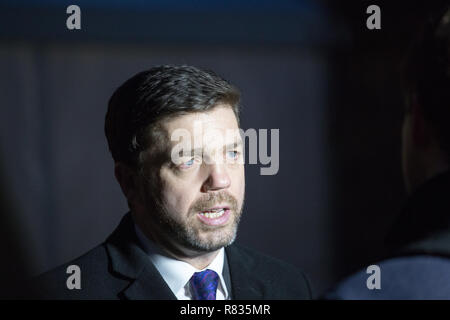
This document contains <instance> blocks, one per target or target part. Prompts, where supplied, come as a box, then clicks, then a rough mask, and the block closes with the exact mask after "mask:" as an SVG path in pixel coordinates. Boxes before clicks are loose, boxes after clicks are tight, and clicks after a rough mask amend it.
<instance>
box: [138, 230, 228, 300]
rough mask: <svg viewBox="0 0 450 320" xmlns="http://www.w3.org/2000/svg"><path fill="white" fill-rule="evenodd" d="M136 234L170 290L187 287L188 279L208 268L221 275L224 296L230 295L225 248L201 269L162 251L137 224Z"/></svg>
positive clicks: (174, 290) (176, 290) (174, 291)
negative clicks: (225, 270)
mask: <svg viewBox="0 0 450 320" xmlns="http://www.w3.org/2000/svg"><path fill="white" fill-rule="evenodd" d="M135 229H136V235H137V237H138V239H139V241H140V243H141V245H142V247H143V249H144V250H145V252H146V253H147V254H148V256H149V258H150V260H151V261H152V262H153V264H154V265H155V267H156V269H157V270H158V271H159V273H160V274H161V276H162V277H163V279H164V281H165V282H166V283H167V285H168V286H169V288H170V290H172V292H173V293H174V294H176V293H177V292H179V291H180V290H181V289H183V288H184V287H185V285H186V284H187V283H188V281H189V280H190V279H191V277H192V275H193V274H194V273H195V272H201V271H203V270H206V269H210V270H213V271H215V272H216V273H217V274H218V275H219V279H220V285H221V288H222V290H223V293H224V296H225V297H228V291H227V286H226V285H225V280H224V278H223V275H222V273H223V264H224V257H225V250H224V248H221V249H220V250H219V253H218V254H217V256H216V257H215V258H214V260H213V261H212V262H211V263H210V264H209V265H208V266H207V267H206V268H204V269H202V270H199V269H197V268H195V267H194V266H192V265H190V264H189V263H187V262H184V261H181V260H177V259H175V258H172V257H169V256H167V255H166V254H164V253H163V252H162V250H161V249H160V248H158V246H157V245H156V244H155V243H154V242H153V241H151V240H150V239H148V238H147V237H146V236H145V235H144V233H143V232H142V231H141V229H140V228H139V227H138V226H137V225H136V224H135Z"/></svg>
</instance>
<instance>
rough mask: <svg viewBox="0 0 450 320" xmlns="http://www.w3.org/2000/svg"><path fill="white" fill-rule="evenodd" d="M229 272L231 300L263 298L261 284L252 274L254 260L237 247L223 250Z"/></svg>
mask: <svg viewBox="0 0 450 320" xmlns="http://www.w3.org/2000/svg"><path fill="white" fill-rule="evenodd" d="M225 251H226V253H227V260H228V267H229V271H230V278H231V279H230V280H231V291H232V298H233V299H235V300H261V299H263V297H264V285H263V282H262V281H261V280H260V279H258V277H257V276H256V275H255V274H254V273H253V272H252V270H255V269H256V268H254V263H255V262H254V260H253V259H251V257H250V256H248V255H247V254H245V253H244V252H243V251H242V250H241V249H239V247H237V246H235V245H231V246H229V247H227V248H225Z"/></svg>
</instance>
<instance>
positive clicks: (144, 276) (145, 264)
mask: <svg viewBox="0 0 450 320" xmlns="http://www.w3.org/2000/svg"><path fill="white" fill-rule="evenodd" d="M138 243H139V242H138V239H137V237H136V233H135V231H134V224H133V221H132V219H131V215H130V213H128V214H126V215H125V216H124V218H123V219H122V221H121V222H120V224H119V226H118V227H117V229H116V230H115V231H114V232H113V233H112V235H111V236H110V237H109V238H108V239H107V240H106V248H107V251H108V254H109V257H110V261H111V269H112V271H113V272H114V273H116V274H120V275H121V277H125V278H127V279H128V280H129V281H130V283H129V284H128V285H127V286H125V287H124V288H121V289H120V290H119V292H118V296H119V298H127V299H131V300H172V299H176V297H175V295H174V294H173V293H172V291H171V290H170V288H169V287H168V285H167V284H166V282H165V281H164V279H163V278H162V276H161V274H160V273H159V272H158V270H157V269H156V267H155V266H154V265H153V263H152V262H151V261H150V259H149V257H148V256H147V254H146V253H145V252H144V251H143V250H142V249H141V247H140V246H139V245H138Z"/></svg>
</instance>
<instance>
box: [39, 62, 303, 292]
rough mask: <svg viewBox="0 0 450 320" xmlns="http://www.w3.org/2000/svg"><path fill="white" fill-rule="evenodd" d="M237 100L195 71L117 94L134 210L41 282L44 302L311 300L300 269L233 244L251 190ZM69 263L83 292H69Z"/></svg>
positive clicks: (120, 165)
mask: <svg viewBox="0 0 450 320" xmlns="http://www.w3.org/2000/svg"><path fill="white" fill-rule="evenodd" d="M239 99H240V94H239V92H238V90H237V89H236V88H235V87H234V86H233V85H231V84H230V83H228V82H227V81H225V80H224V79H222V78H220V77H218V76H217V75H216V74H214V73H212V72H207V71H202V70H199V69H197V68H194V67H190V66H179V67H178V66H160V67H155V68H152V69H150V70H148V71H144V72H141V73H139V74H137V75H135V76H134V77H132V78H131V79H129V80H128V81H126V82H125V83H124V84H123V85H122V86H121V87H119V88H118V89H117V90H116V92H115V93H114V94H113V96H112V97H111V99H110V101H109V108H108V112H107V115H106V122H105V133H106V137H107V140H108V144H109V149H110V151H111V153H112V157H113V159H114V161H115V176H116V178H117V180H118V182H119V184H120V186H121V188H122V191H123V194H124V195H125V197H126V199H127V201H128V204H129V207H130V212H129V213H128V214H126V215H125V217H124V218H123V219H122V221H121V223H120V225H119V226H118V227H117V229H116V230H115V231H114V232H113V234H112V235H111V236H110V237H109V238H108V239H107V240H106V241H105V242H104V243H102V244H101V245H99V246H98V247H96V248H94V249H93V250H91V251H90V252H88V253H87V254H85V255H83V256H82V257H80V258H78V259H75V260H74V261H72V262H70V263H68V264H66V265H63V266H61V267H59V268H57V269H55V270H53V271H50V272H49V273H47V274H44V275H43V276H42V277H41V279H40V280H41V281H43V283H45V284H46V286H45V287H44V290H42V291H43V292H42V297H44V298H62V299H199V300H202V299H208V300H214V299H222V300H224V299H309V298H310V297H311V292H310V289H309V285H308V283H307V280H306V278H305V277H304V275H303V274H302V273H301V272H300V271H298V270H296V269H295V268H294V267H292V266H290V265H288V264H286V263H283V262H281V261H279V260H276V259H273V258H270V257H267V256H265V255H262V254H259V253H256V252H254V251H252V250H249V249H247V248H244V247H240V246H238V245H236V244H233V242H234V240H235V237H236V232H237V228H238V224H239V219H240V217H241V212H242V207H243V202H244V186H245V179H244V166H243V161H242V141H241V137H240V135H239V130H238V129H239V126H238V124H239ZM230 133H231V134H230ZM180 146H181V148H180ZM69 265H76V266H78V267H79V268H80V272H81V289H76V288H75V289H72V290H69V289H68V288H67V285H66V280H67V279H68V277H69V275H68V274H67V273H66V270H67V267H68V266H69ZM69 282H70V279H69Z"/></svg>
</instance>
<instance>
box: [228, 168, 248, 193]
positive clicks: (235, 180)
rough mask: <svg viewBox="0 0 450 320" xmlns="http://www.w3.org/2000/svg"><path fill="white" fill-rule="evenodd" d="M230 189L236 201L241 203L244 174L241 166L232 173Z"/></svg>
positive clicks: (243, 189)
mask: <svg viewBox="0 0 450 320" xmlns="http://www.w3.org/2000/svg"><path fill="white" fill-rule="evenodd" d="M231 188H232V192H233V194H234V195H235V196H237V198H238V200H239V201H242V199H243V198H244V192H245V172H244V167H243V166H242V167H241V168H238V169H237V170H235V171H233V172H232V175H231Z"/></svg>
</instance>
